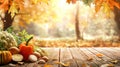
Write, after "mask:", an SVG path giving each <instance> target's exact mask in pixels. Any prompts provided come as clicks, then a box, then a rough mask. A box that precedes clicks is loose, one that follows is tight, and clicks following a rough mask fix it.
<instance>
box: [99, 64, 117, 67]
mask: <svg viewBox="0 0 120 67" xmlns="http://www.w3.org/2000/svg"><path fill="white" fill-rule="evenodd" d="M100 67H115V66H114V65H113V64H103V65H101V66H100Z"/></svg>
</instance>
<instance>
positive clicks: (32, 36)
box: [26, 36, 33, 46]
mask: <svg viewBox="0 0 120 67" xmlns="http://www.w3.org/2000/svg"><path fill="white" fill-rule="evenodd" d="M31 39H33V36H32V37H30V38H29V39H28V41H27V42H26V46H27V45H28V43H29V42H30V40H31Z"/></svg>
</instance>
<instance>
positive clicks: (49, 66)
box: [44, 64, 53, 67]
mask: <svg viewBox="0 0 120 67" xmlns="http://www.w3.org/2000/svg"><path fill="white" fill-rule="evenodd" d="M44 67H53V66H52V65H50V64H45V65H44Z"/></svg>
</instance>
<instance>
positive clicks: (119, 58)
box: [104, 48, 120, 66]
mask: <svg viewBox="0 0 120 67" xmlns="http://www.w3.org/2000/svg"><path fill="white" fill-rule="evenodd" d="M115 49H116V48H104V50H106V52H108V53H110V54H111V55H112V56H113V57H114V59H113V60H112V61H115V60H116V61H118V62H117V63H116V64H115V65H116V66H120V52H119V51H118V50H117V51H116V50H115Z"/></svg>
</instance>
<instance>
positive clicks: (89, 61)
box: [0, 47, 120, 67]
mask: <svg viewBox="0 0 120 67" xmlns="http://www.w3.org/2000/svg"><path fill="white" fill-rule="evenodd" d="M43 49H45V50H46V51H47V52H48V57H49V58H50V60H49V61H48V63H47V64H50V65H52V67H64V66H63V65H61V64H56V63H54V62H55V61H59V62H63V63H70V65H69V66H68V67H100V66H101V65H103V64H111V63H112V62H111V61H117V63H115V64H113V65H114V66H115V67H120V48H117V47H109V48H108V47H100V48H96V47H95V48H94V47H89V48H87V47H85V48H83V47H82V48H78V47H74V48H54V47H52V48H43ZM97 54H103V55H102V57H101V58H100V57H98V56H97ZM0 67H10V66H9V65H4V66H0ZM16 67H44V64H38V63H37V62H36V63H25V64H24V65H17V66H16Z"/></svg>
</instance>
